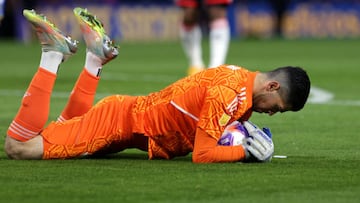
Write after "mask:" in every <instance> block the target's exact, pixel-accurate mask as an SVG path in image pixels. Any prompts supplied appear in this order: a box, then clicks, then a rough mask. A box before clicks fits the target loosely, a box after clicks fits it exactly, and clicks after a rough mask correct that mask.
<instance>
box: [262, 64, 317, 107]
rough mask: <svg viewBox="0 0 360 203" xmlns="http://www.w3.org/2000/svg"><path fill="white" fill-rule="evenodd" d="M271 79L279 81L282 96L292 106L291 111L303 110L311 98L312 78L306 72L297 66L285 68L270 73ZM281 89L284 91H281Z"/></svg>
mask: <svg viewBox="0 0 360 203" xmlns="http://www.w3.org/2000/svg"><path fill="white" fill-rule="evenodd" d="M268 76H269V77H270V78H274V79H278V80H279V82H280V84H281V86H280V92H282V93H280V94H282V97H283V98H284V99H285V102H286V103H287V104H288V105H289V106H290V110H291V111H299V110H300V109H302V108H303V107H304V105H305V103H306V101H307V99H308V97H309V93H310V78H309V76H308V74H307V73H306V71H305V70H304V69H303V68H301V67H297V66H285V67H279V68H276V69H275V70H273V71H270V72H268ZM281 88H283V90H282V91H281Z"/></svg>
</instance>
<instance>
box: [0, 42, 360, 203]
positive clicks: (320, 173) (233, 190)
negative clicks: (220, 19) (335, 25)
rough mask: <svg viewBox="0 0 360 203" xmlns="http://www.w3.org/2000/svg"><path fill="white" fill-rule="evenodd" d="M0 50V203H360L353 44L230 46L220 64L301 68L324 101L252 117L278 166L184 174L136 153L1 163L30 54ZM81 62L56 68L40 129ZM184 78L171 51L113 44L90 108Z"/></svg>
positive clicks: (33, 62)
mask: <svg viewBox="0 0 360 203" xmlns="http://www.w3.org/2000/svg"><path fill="white" fill-rule="evenodd" d="M0 44H1V46H0V57H1V73H0V98H1V104H0V133H1V135H2V136H1V137H0V183H1V186H0V202H36V203H41V202H46V203H47V202H53V203H56V202H68V203H73V202H136V203H138V202H172V203H175V202H186V203H188V202H204V203H205V202H206V203H208V202H275V203H280V202H284V203H289V202H299V203H303V202H316V203H319V202H326V203H328V202H347V203H349V202H360V150H359V149H360V147H359V145H360V136H359V135H360V134H359V126H360V125H359V110H360V93H359V91H360V90H359V87H360V86H359V84H360V83H359V76H360V66H359V65H360V57H359V53H360V48H359V47H360V40H299V41H282V40H258V41H257V40H254V41H253V40H234V41H232V43H231V45H230V50H229V55H228V63H229V64H237V65H241V66H244V67H247V68H249V69H252V70H261V71H265V70H270V69H272V68H273V67H277V66H284V65H296V66H303V67H304V68H305V69H306V70H307V71H308V73H309V74H310V77H311V79H312V85H314V87H317V88H320V89H321V90H323V91H325V93H326V94H327V95H332V96H333V99H332V100H329V101H325V103H309V104H307V105H306V106H305V108H304V109H303V110H302V111H300V112H298V113H293V112H290V113H284V114H277V115H274V116H272V117H269V116H267V115H264V114H263V115H260V114H256V113H255V114H254V115H253V117H252V119H251V120H252V121H253V122H255V123H257V124H258V125H261V126H268V127H270V128H271V129H272V131H273V134H274V137H273V138H274V142H275V154H279V155H286V156H288V158H287V159H273V161H272V162H271V163H267V164H241V163H227V164H193V163H191V157H190V155H189V156H186V157H179V158H176V159H174V160H151V161H149V160H147V156H146V154H145V153H143V152H139V151H136V150H127V151H125V152H122V153H118V154H116V155H113V156H109V157H106V158H103V159H75V160H52V161H16V160H9V159H8V158H7V157H6V155H5V153H4V152H3V143H4V138H5V135H6V130H7V127H8V125H9V123H10V122H11V120H12V118H13V117H14V115H15V113H16V112H17V109H18V106H19V104H20V99H21V97H22V94H23V93H24V91H25V89H26V87H27V85H28V83H29V82H30V80H31V77H32V75H33V73H34V72H35V71H36V69H37V66H38V65H39V57H40V48H39V47H40V46H39V45H38V44H37V43H35V44H28V45H24V44H18V43H15V42H7V41H0ZM204 47H205V48H206V47H208V44H206V43H205V44H204ZM206 50H207V49H205V51H204V56H205V58H208V57H207V54H208V51H206ZM84 52H85V48H84V47H83V46H81V47H80V49H79V51H78V54H76V55H75V56H73V57H72V58H70V60H69V61H67V62H66V63H64V64H62V66H61V70H60V72H59V75H58V79H57V83H56V86H55V88H54V94H53V97H52V105H51V114H50V119H56V117H57V115H58V114H59V113H60V111H61V109H62V107H63V106H64V105H65V103H66V98H67V95H68V94H69V92H70V90H71V88H72V85H73V83H74V82H75V80H76V77H77V75H78V73H80V71H81V68H82V66H83V61H84ZM186 68H187V62H186V60H185V57H184V54H183V52H182V50H181V46H180V44H179V43H178V42H161V43H123V44H121V48H120V54H119V57H118V58H117V59H116V60H114V61H112V62H111V63H109V64H107V65H106V66H105V68H104V71H103V78H102V80H101V82H100V85H99V87H98V95H97V97H96V99H97V100H98V99H99V98H101V97H102V96H106V95H109V94H113V93H121V94H132V95H139V94H147V93H150V92H152V91H157V90H160V89H161V88H163V87H165V86H166V85H168V84H170V83H171V82H173V81H175V80H177V79H179V78H181V77H183V76H185V72H186ZM313 97H316V98H318V97H320V99H323V98H324V96H321V94H320V95H319V94H318V93H317V94H315V95H312V98H313ZM34 116H36V115H34Z"/></svg>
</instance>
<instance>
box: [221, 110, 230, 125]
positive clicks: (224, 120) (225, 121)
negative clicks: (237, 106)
mask: <svg viewBox="0 0 360 203" xmlns="http://www.w3.org/2000/svg"><path fill="white" fill-rule="evenodd" d="M230 118H231V116H229V115H227V114H226V113H223V115H222V116H221V117H220V119H219V125H220V126H226V125H227V124H228V122H229V120H230Z"/></svg>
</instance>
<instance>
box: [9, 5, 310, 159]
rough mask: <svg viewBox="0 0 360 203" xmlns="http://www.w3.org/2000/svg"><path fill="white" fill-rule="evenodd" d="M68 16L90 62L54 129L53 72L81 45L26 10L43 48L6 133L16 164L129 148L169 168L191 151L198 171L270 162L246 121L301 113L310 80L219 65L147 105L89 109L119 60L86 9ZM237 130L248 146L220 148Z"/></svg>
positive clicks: (112, 100) (106, 102) (123, 99)
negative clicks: (235, 127) (107, 67)
mask: <svg viewBox="0 0 360 203" xmlns="http://www.w3.org/2000/svg"><path fill="white" fill-rule="evenodd" d="M74 14H75V16H76V18H77V20H78V22H79V24H80V29H81V32H82V35H83V38H84V41H85V43H86V47H87V51H86V59H85V65H84V69H83V71H82V72H81V74H80V76H79V78H78V80H77V82H76V84H75V86H74V88H73V90H72V93H71V95H70V97H69V101H68V104H67V105H66V107H65V108H64V110H63V112H62V113H61V115H60V116H59V118H58V120H57V121H53V122H51V123H50V124H49V125H47V126H45V124H46V122H47V119H48V114H49V105H50V96H51V92H52V90H53V86H54V83H55V80H56V76H57V73H58V67H59V65H60V64H61V63H62V62H63V61H65V60H66V59H68V57H69V56H71V55H72V54H74V53H75V52H76V50H77V42H76V41H75V40H72V39H71V38H70V37H67V36H65V35H64V34H63V33H62V32H61V31H60V30H58V29H57V28H56V27H55V26H54V25H53V24H52V23H50V22H49V21H48V20H46V18H45V17H44V16H42V15H39V14H37V13H36V12H35V11H33V10H24V16H25V18H26V19H27V20H28V21H29V22H30V23H31V24H32V25H33V27H34V29H35V31H36V33H37V35H38V38H39V40H40V42H41V45H42V55H41V59H40V65H39V68H38V70H37V72H36V73H35V75H34V76H33V79H32V81H31V83H30V84H29V87H28V89H27V91H26V93H25V94H24V97H23V99H22V103H21V106H20V108H19V111H18V113H17V115H16V116H15V118H14V120H13V121H12V123H11V124H10V126H9V129H8V131H7V137H6V141H5V151H6V153H7V155H8V156H9V157H10V158H13V159H67V158H76V157H83V156H93V155H97V156H99V155H105V154H108V153H116V152H119V151H122V150H124V149H127V148H137V149H140V150H143V151H146V152H148V156H149V159H171V158H173V157H176V156H184V155H187V154H189V153H190V152H193V154H192V160H193V162H195V163H211V162H237V161H247V160H256V161H266V160H268V159H269V158H270V156H271V154H272V152H273V150H274V148H273V147H274V146H273V144H272V141H271V139H269V138H268V137H267V136H266V134H264V133H263V132H262V131H261V130H260V129H258V128H256V127H254V126H253V125H249V123H247V122H246V121H247V120H248V119H249V117H250V116H251V114H252V112H253V111H255V112H259V113H267V114H269V115H273V114H275V113H276V112H285V111H298V110H300V109H302V108H303V106H304V104H305V103H306V100H307V98H308V95H309V90H310V81H309V77H308V75H307V74H306V72H305V71H304V70H303V69H301V68H299V67H291V66H288V67H282V68H277V69H275V70H273V71H270V72H264V73H261V72H251V71H249V70H247V69H244V68H242V67H238V66H233V65H222V66H219V67H218V68H214V69H208V70H205V71H202V72H200V73H198V74H195V75H192V76H189V77H185V78H183V79H181V80H179V81H177V82H175V83H173V84H171V85H169V86H168V87H166V88H165V89H163V90H161V91H159V92H154V93H151V94H149V95H147V96H128V95H113V96H109V97H106V98H104V99H102V100H101V101H99V102H98V103H97V104H96V105H94V106H92V104H93V100H94V96H95V92H96V88H97V85H98V81H99V79H100V73H101V70H102V66H103V65H104V64H106V63H107V62H109V61H111V60H112V59H114V58H115V57H116V56H117V55H118V50H117V48H116V47H115V46H114V45H113V43H112V41H110V39H109V37H108V36H107V35H106V33H105V31H104V28H103V26H102V23H101V22H99V21H98V19H97V18H96V17H94V16H93V15H91V14H90V13H89V12H88V11H87V10H85V9H82V8H75V9H74ZM236 120H238V121H240V122H242V123H243V124H244V126H245V128H246V129H247V133H248V136H247V137H246V142H244V143H243V144H241V145H237V146H223V145H219V144H218V141H219V139H220V137H221V135H222V132H223V131H224V129H225V128H226V126H227V125H229V124H230V123H232V122H234V121H236Z"/></svg>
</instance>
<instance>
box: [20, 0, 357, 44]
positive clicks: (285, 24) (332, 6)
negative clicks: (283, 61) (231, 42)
mask: <svg viewBox="0 0 360 203" xmlns="http://www.w3.org/2000/svg"><path fill="white" fill-rule="evenodd" d="M37 2H38V4H37V5H38V6H36V7H35V9H37V11H38V12H41V13H44V14H46V16H47V17H48V18H49V19H51V20H52V21H53V22H54V23H55V24H56V25H57V26H58V27H59V28H60V29H61V30H63V31H64V32H65V33H67V34H69V35H71V36H73V37H74V38H77V39H80V38H81V36H80V33H79V32H80V31H79V29H78V25H77V23H76V21H75V18H74V17H73V14H72V9H73V8H74V7H76V6H82V7H86V8H88V10H89V11H91V12H92V13H94V14H96V15H97V16H98V17H99V18H100V19H101V20H102V22H103V23H104V25H105V29H106V30H107V32H108V34H109V35H110V36H111V37H112V38H114V39H116V40H124V41H154V40H177V39H178V28H179V23H180V17H181V10H180V9H179V8H177V7H176V6H175V5H174V4H173V1H172V0H171V1H170V0H163V1H149V0H148V1H146V0H143V1H125V0H124V1H121V0H120V1H116V0H102V1H81V0H80V1H65V0H63V1H45V0H38V1H37ZM74 2H76V3H74ZM89 2H91V3H89ZM291 2H292V3H291V4H289V5H288V6H287V9H286V11H285V14H284V17H283V20H282V30H283V37H285V38H289V39H297V38H358V37H359V36H360V2H359V1H291ZM16 13H17V16H16V20H17V25H18V26H17V28H18V30H17V36H18V38H19V39H21V40H23V41H27V40H31V39H32V37H33V36H32V34H33V33H32V32H31V29H30V26H29V25H28V23H27V22H25V21H24V18H23V17H22V16H21V11H18V12H16ZM228 16H229V20H230V25H231V31H232V36H233V37H234V38H246V37H257V38H270V37H273V36H274V30H275V22H276V21H275V14H274V10H273V8H272V7H271V5H270V4H269V1H260V0H259V1H234V4H233V5H232V6H231V7H230V8H229V15H228Z"/></svg>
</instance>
